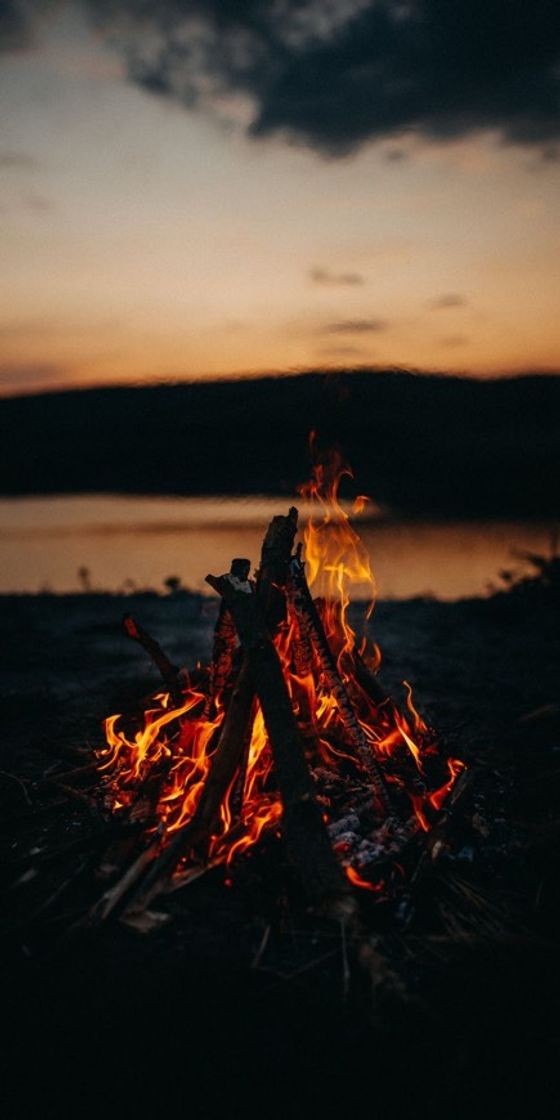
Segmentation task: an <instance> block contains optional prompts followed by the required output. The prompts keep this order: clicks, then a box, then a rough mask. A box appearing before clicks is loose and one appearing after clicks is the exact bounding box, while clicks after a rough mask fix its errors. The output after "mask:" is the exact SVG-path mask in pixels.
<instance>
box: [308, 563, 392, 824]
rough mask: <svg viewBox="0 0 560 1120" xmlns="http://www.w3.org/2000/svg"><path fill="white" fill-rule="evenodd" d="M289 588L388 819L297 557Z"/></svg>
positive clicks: (382, 789)
mask: <svg viewBox="0 0 560 1120" xmlns="http://www.w3.org/2000/svg"><path fill="white" fill-rule="evenodd" d="M289 586H290V590H291V597H292V602H293V607H294V611H295V613H296V617H297V620H298V624H299V626H300V628H301V630H302V631H303V633H304V634H306V635H307V637H308V638H309V640H310V642H311V643H312V645H313V646H314V648H315V653H316V656H317V660H318V662H319V665H320V667H321V671H322V673H323V676H324V680H325V684H326V686H327V688H328V689H329V691H330V692H331V694H332V695H333V696H334V698H335V700H336V702H337V704H338V710H339V712H340V716H341V719H342V722H343V724H344V727H345V730H346V733H347V735H348V738H349V740H350V742H351V744H352V746H353V747H354V748H355V749H356V751H357V752H358V755H359V757H360V761H361V763H362V765H363V767H364V769H365V770H366V772H367V774H368V776H369V779H370V781H371V784H372V787H373V791H374V794H375V797H376V799H377V801H378V803H379V807H380V809H381V810H382V811H383V813H384V814H385V817H389V816H392V814H393V809H392V806H391V801H390V799H389V794H388V793H387V789H386V786H385V781H384V779H383V775H382V774H381V771H380V769H379V766H378V765H377V762H376V760H375V758H374V756H373V752H372V749H371V744H370V743H369V742H368V739H367V737H366V735H365V734H364V732H363V730H362V728H361V726H360V723H359V721H358V719H357V717H356V713H355V712H354V709H353V707H352V704H351V703H350V700H349V697H348V693H347V692H346V689H345V687H344V685H343V683H342V680H341V678H340V674H339V672H338V669H337V666H336V663H335V660H334V657H333V655H332V652H331V649H330V646H329V643H328V641H327V636H326V634H325V631H324V628H323V624H322V622H321V619H320V616H319V612H318V610H317V607H316V606H315V603H314V602H313V599H312V597H311V592H310V590H309V587H308V584H307V580H306V578H305V570H304V567H303V563H302V561H301V559H300V557H299V554H298V555H296V556H294V557H293V559H292V560H291V561H290V571H289Z"/></svg>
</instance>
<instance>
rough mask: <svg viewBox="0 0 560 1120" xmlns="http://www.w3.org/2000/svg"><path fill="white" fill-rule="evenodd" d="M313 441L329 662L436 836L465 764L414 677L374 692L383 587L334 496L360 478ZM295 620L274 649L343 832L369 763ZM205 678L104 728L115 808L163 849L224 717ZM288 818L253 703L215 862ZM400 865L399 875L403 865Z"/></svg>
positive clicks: (393, 784)
mask: <svg viewBox="0 0 560 1120" xmlns="http://www.w3.org/2000/svg"><path fill="white" fill-rule="evenodd" d="M310 445H311V452H312V457H313V470H312V476H311V479H310V481H309V482H308V483H306V484H305V485H304V486H302V487H301V489H300V493H301V494H302V495H303V496H304V497H305V498H307V499H308V500H309V501H310V502H311V503H312V505H313V506H314V508H315V509H316V511H317V512H316V515H314V516H312V517H310V518H309V521H308V523H307V525H306V526H305V530H304V534H303V552H304V558H305V572H306V577H307V581H308V584H309V586H310V588H311V589H312V591H313V592H314V593H315V594H316V595H317V596H318V598H317V599H316V600H315V604H316V607H317V610H318V612H319V616H320V618H321V621H322V624H323V627H324V630H325V634H326V638H327V641H328V645H329V649H330V653H331V654H332V657H333V659H334V663H335V665H336V667H337V671H338V675H339V679H340V681H341V682H342V686H343V688H344V690H345V691H346V693H347V695H348V699H349V702H350V704H351V707H352V710H353V712H354V715H355V719H356V726H357V727H358V728H359V729H360V732H361V733H363V741H364V743H365V745H366V751H367V750H368V749H369V750H370V751H371V753H372V757H373V758H374V759H375V760H376V762H377V764H378V766H379V768H380V769H381V771H382V772H383V775H384V778H385V781H386V783H387V785H388V787H389V788H390V790H391V792H392V793H393V795H394V797H395V798H396V799H397V801H398V804H399V806H400V812H401V815H403V817H405V818H406V817H407V816H408V817H409V818H410V820H412V821H415V822H416V826H415V827H418V828H419V829H421V830H423V831H428V830H429V829H430V828H431V827H432V822H433V820H434V815H435V814H437V813H438V812H439V811H440V810H441V809H442V807H443V806H444V805H445V802H446V800H447V798H448V797H449V794H450V793H451V790H452V789H453V786H454V784H455V781H456V780H457V778H458V776H459V774H460V773H461V771H462V770H463V769H464V764H463V763H462V762H461V761H460V760H457V759H452V758H449V759H445V757H442V754H441V752H440V750H439V749H438V748H437V746H436V744H435V741H434V737H433V733H432V732H431V730H430V729H429V728H428V726H427V724H426V723H425V721H424V720H423V718H422V716H421V715H420V714H419V712H418V710H417V708H416V706H415V704H414V700H413V696H412V688H411V686H410V684H409V683H408V681H404V682H403V683H404V687H405V691H406V696H405V703H404V711H401V710H399V709H398V708H397V707H396V705H395V704H394V703H393V702H392V701H391V700H390V699H389V698H388V697H385V696H384V694H383V692H382V690H381V689H380V687H379V686H378V685H377V683H376V676H375V674H376V673H377V670H378V669H379V666H380V664H381V651H380V649H379V647H378V646H377V645H376V644H375V643H374V641H373V640H372V638H371V636H370V635H369V633H368V628H367V624H368V621H369V620H370V618H371V615H372V612H373V608H374V604H375V599H376V584H375V579H374V576H373V572H372V569H371V563H370V558H369V555H368V553H367V551H366V549H365V547H364V545H363V543H362V541H361V540H360V537H359V536H358V534H357V532H356V530H355V528H354V527H353V525H352V524H351V522H350V518H349V517H348V515H347V514H346V512H345V511H344V509H343V508H342V506H341V503H340V499H339V489H340V484H341V481H342V479H344V478H349V479H351V478H352V471H351V469H350V467H349V466H348V464H347V463H346V462H345V460H344V457H343V456H342V454H341V452H340V451H339V450H338V449H336V448H335V449H329V450H328V451H322V450H321V449H320V448H319V444H318V440H317V438H316V435H315V433H312V435H311V440H310ZM368 500H369V499H367V498H365V497H364V496H363V495H360V496H359V497H358V498H357V499H356V501H355V503H354V512H360V511H361V510H362V509H363V508H364V506H365V504H366V502H367V501H368ZM280 590H282V589H280ZM356 598H361V599H362V600H366V602H367V605H366V607H365V609H364V612H363V619H362V633H361V636H360V638H359V639H358V638H357V636H356V633H355V631H354V629H353V627H352V625H351V624H350V622H349V620H348V607H349V604H350V601H351V599H356ZM300 625H301V623H300V620H299V618H298V614H297V610H296V609H295V607H294V604H293V603H292V602H291V600H290V597H289V596H288V599H287V612H286V620H285V622H284V623H283V624H282V625H281V626H280V627H279V629H278V631H277V633H276V635H275V637H274V644H275V647H276V651H277V653H278V657H279V660H280V664H281V666H282V670H283V675H284V679H285V682H286V685H287V689H288V692H289V696H290V699H291V703H292V707H293V711H294V715H295V717H296V719H297V721H298V724H299V726H300V729H301V732H302V736H303V740H304V743H305V748H306V754H307V759H308V762H309V765H310V767H311V770H312V773H313V775H314V778H315V782H316V785H317V791H318V794H319V799H320V803H321V806H322V808H323V810H324V813H323V815H324V820H325V823H326V825H327V826H329V825H331V824H336V821H337V812H339V811H340V810H339V808H338V806H339V803H340V801H341V797H342V794H343V793H345V791H346V789H347V787H348V784H349V783H350V785H352V787H353V788H355V789H360V790H361V791H362V797H363V796H364V795H368V796H370V795H371V790H370V787H369V784H368V778H367V775H366V774H365V772H364V766H363V759H360V758H359V757H358V756H357V753H356V749H355V745H354V744H352V743H351V742H350V741H349V736H348V728H347V724H345V722H344V718H343V713H342V711H341V706H340V698H339V699H337V698H336V696H335V695H334V693H333V691H332V689H329V687H327V685H326V682H325V677H324V671H323V670H322V668H321V662H320V659H319V657H318V654H317V651H316V650H315V649H314V648H313V644H312V642H310V641H309V637H308V636H306V634H305V633H303V631H302V630H301V631H300ZM131 626H132V627H134V623H133V622H131ZM203 679H204V680H205V681H206V685H205V686H204V687H202V686H199V687H196V688H195V687H192V686H191V685H190V683H189V682H190V678H188V677H186V676H185V678H184V680H183V685H182V689H183V690H182V702H181V703H180V704H177V701H176V698H174V695H171V694H170V693H169V692H158V693H156V694H155V695H154V696H153V697H152V706H150V707H149V708H148V709H147V710H146V711H145V712H144V713H143V715H142V716H141V718H140V720H138V718H137V717H136V718H131V717H127V718H125V717H124V715H122V714H119V715H112V716H110V717H109V718H108V719H107V720H106V723H105V738H106V746H105V747H104V748H103V749H101V750H100V751H99V752H98V757H99V764H100V770H101V772H102V774H103V775H104V789H105V796H106V801H107V804H108V806H109V807H110V808H111V809H112V810H113V811H115V812H117V811H118V812H119V813H120V814H123V813H124V814H126V813H130V814H133V813H134V814H136V818H135V819H137V817H138V814H139V813H144V816H145V822H146V831H147V832H148V833H152V834H153V833H155V832H157V834H158V836H159V837H160V838H161V843H162V844H165V843H166V841H167V839H168V838H169V836H171V835H173V833H175V832H177V830H178V829H181V828H182V827H183V826H184V825H185V824H186V823H187V822H188V821H190V820H191V819H192V817H193V815H194V813H195V812H196V809H197V806H198V804H199V801H200V797H201V794H202V791H203V789H204V785H205V782H206V779H207V777H208V774H209V771H210V768H211V766H212V758H213V755H214V752H215V750H216V747H217V745H218V741H219V736H220V731H221V727H222V724H223V721H224V717H225V713H226V710H227V703H228V697H227V692H226V691H225V689H224V688H218V689H217V691H216V694H215V695H213V696H212V695H211V692H210V691H209V690H210V689H211V683H210V684H209V683H208V682H209V681H210V682H211V680H212V674H211V673H206V675H205V676H203ZM337 783H338V784H337ZM333 789H334V791H335V792H334V793H333ZM337 790H338V792H337ZM368 791H369V792H368ZM346 811H348V806H346ZM281 818H282V805H281V802H280V798H279V795H278V791H277V788H276V783H275V779H274V767H273V757H272V751H271V747H270V743H269V740H268V735H267V731H266V725H265V720H264V716H263V712H262V709H261V706H260V704H259V703H258V702H256V701H255V703H254V705H253V712H252V723H251V728H250V735H249V736H248V741H247V742H246V744H245V747H244V752H243V760H242V762H241V764H240V766H239V767H238V770H237V772H236V773H235V775H234V777H233V779H232V781H231V782H230V786H229V788H228V790H227V793H226V795H225V797H224V799H223V802H222V804H221V806H220V810H219V814H218V817H217V819H216V821H215V823H214V825H213V832H212V834H211V835H210V836H209V837H208V844H207V848H206V858H207V862H208V866H214V865H216V864H222V865H224V866H226V867H228V868H231V867H232V865H233V864H234V863H235V862H236V861H238V860H239V858H240V857H242V856H243V854H244V853H245V854H246V853H248V852H250V850H251V849H252V848H253V847H254V846H255V845H256V844H257V843H258V842H259V840H260V839H261V837H262V836H263V835H264V834H265V833H273V834H274V833H277V832H278V830H279V828H280V827H281ZM348 843H350V841H348ZM348 843H347V842H346V841H344V840H342V841H335V842H334V847H335V850H336V851H337V852H339V854H342V853H343V852H345V851H348ZM189 858H190V857H189V856H188V855H187V856H186V857H185V860H186V862H185V861H184V862H183V866H182V867H181V869H180V871H179V875H183V876H184V875H185V874H188V872H189ZM358 862H359V865H360V872H358V871H357V870H356V868H355V867H353V866H350V865H348V866H346V867H345V873H346V876H347V878H348V880H349V882H350V883H351V884H352V885H353V886H355V887H358V888H360V889H364V890H368V891H372V892H382V891H383V890H384V889H385V888H384V883H383V882H379V881H370V879H369V878H365V877H364V875H367V868H366V867H365V865H364V864H363V862H362V861H361V859H360V860H359V861H358ZM191 866H192V860H191ZM395 866H397V865H395ZM399 869H400V871H402V868H401V867H400V865H399ZM228 882H229V880H228Z"/></svg>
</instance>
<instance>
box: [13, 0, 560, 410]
mask: <svg viewBox="0 0 560 1120" xmlns="http://www.w3.org/2000/svg"><path fill="white" fill-rule="evenodd" d="M0 45H1V49H0V106H1V110H0V179H1V187H0V230H1V233H0V236H1V240H2V246H3V249H2V260H3V268H2V273H1V280H0V392H2V393H4V394H10V395H13V394H17V393H27V392H37V391H42V390H44V389H52V388H73V387H80V386H85V385H96V384H97V385H98V384H117V383H119V384H120V383H132V384H140V383H142V382H144V381H154V380H166V379H182V378H199V377H208V376H223V375H228V376H229V375H232V374H236V375H238V374H256V373H262V372H271V371H275V372H283V371H293V370H304V369H307V368H315V369H317V368H320V369H327V368H331V367H334V368H355V367H360V366H379V367H383V368H386V367H391V366H405V367H408V368H415V369H421V370H437V371H441V372H449V373H471V374H474V375H479V376H487V375H501V374H504V373H512V372H513V373H515V372H525V371H529V372H536V371H549V370H550V371H557V370H558V369H560V315H559V314H558V291H559V284H560V244H559V241H560V238H559V228H560V190H559V188H560V143H559V141H560V97H559V91H560V5H558V4H557V2H556V0H554V2H553V0H527V2H526V3H525V2H522V0H485V2H484V3H483V0H469V4H465V3H464V2H462V3H460V2H459V0H411V2H410V3H404V2H401V0H390V2H389V0H336V2H333V0H235V2H234V0H205V2H202V0H160V2H159V3H157V4H150V3H147V2H144V0H124V2H122V3H115V2H112V0H83V2H78V0H73V2H60V3H57V2H54V0H21V2H19V0H8V2H6V0H0Z"/></svg>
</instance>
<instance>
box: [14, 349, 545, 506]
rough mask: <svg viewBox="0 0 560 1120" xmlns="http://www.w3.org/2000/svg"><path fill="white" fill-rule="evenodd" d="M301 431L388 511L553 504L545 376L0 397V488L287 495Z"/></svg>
mask: <svg viewBox="0 0 560 1120" xmlns="http://www.w3.org/2000/svg"><path fill="white" fill-rule="evenodd" d="M312 428H316V429H318V431H319V433H320V435H321V438H322V439H324V440H325V441H329V442H333V441H337V442H338V443H340V444H341V446H342V448H343V451H344V453H345V454H346V456H347V457H348V459H349V460H350V461H351V463H352V464H353V466H354V470H355V475H356V478H357V480H358V487H359V490H360V491H362V492H366V493H369V494H371V496H372V497H374V498H375V499H376V500H377V501H378V502H380V503H381V504H382V505H386V506H388V507H389V508H390V509H391V510H392V511H394V512H396V513H397V514H402V515H406V516H432V517H448V518H449V517H455V516H457V517H497V516H513V517H541V516H543V517H548V516H556V515H557V514H558V512H559V498H558V486H557V480H558V478H559V477H560V376H551V375H548V376H544V375H543V376H539V375H534V376H524V377H516V378H502V379H499V380H479V379H474V378H458V377H444V376H434V375H423V374H422V375H420V374H414V373H409V372H406V371H386V372H377V371H375V372H373V371H372V372H368V371H360V372H355V373H350V372H348V373H335V374H333V373H321V372H315V373H308V374H305V375H285V376H282V377H263V378H259V379H250V380H249V379H247V380H237V381H207V382H195V383H184V384H169V385H157V386H146V387H133V388H124V387H123V388H102V389H89V390H81V391H78V390H74V391H66V392H57V393H50V394H43V395H40V396H26V397H17V398H11V399H4V400H2V401H0V447H1V451H0V467H1V469H0V492H1V493H3V494H4V495H22V494H50V493H88V492H89V493H92V492H96V493H100V492H101V493H102V492H112V493H114V492H121V493H131V494H132V493H134V494H191V495H193V494H208V493H223V494H235V493H246V494H251V493H253V494H255V493H274V494H286V495H288V494H293V493H294V489H295V487H296V486H297V484H298V483H299V482H301V481H302V480H303V479H305V478H306V477H307V476H308V473H309V455H308V434H309V431H310V430H311V429H312Z"/></svg>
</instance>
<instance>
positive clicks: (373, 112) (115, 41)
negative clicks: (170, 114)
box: [0, 0, 560, 156]
mask: <svg viewBox="0 0 560 1120" xmlns="http://www.w3.org/2000/svg"><path fill="white" fill-rule="evenodd" d="M85 3H86V7H87V9H88V10H89V12H90V15H91V17H92V20H93V22H94V24H95V26H96V29H97V30H98V31H100V32H101V33H102V34H103V35H104V36H105V38H106V40H107V42H108V43H110V45H111V46H112V47H114V48H115V49H117V50H118V51H120V53H121V56H122V57H123V58H124V59H125V62H126V66H127V73H128V77H129V79H130V80H131V81H133V82H135V83H136V84H138V85H139V86H141V87H143V88H144V89H146V90H147V91H149V92H152V93H155V94H157V95H158V96H165V97H172V98H174V99H176V100H178V101H180V102H182V103H183V104H184V105H186V106H188V107H189V108H191V109H194V108H197V107H199V108H204V109H212V108H214V109H215V111H218V110H217V106H218V105H219V107H220V108H219V111H220V113H221V114H222V116H223V114H224V111H225V110H224V107H227V101H228V98H231V101H232V106H233V104H234V103H237V104H239V99H240V98H242V99H245V100H246V101H247V103H248V104H249V105H250V106H251V112H250V115H249V118H248V124H246V125H241V124H240V122H239V121H238V122H237V123H238V125H239V127H246V128H247V129H248V132H249V133H250V135H252V136H253V137H255V138H262V137H267V136H270V135H273V134H280V135H283V136H285V137H287V138H288V139H291V140H293V141H296V142H298V143H302V144H305V145H308V146H309V147H311V148H314V149H316V150H318V151H320V152H322V153H324V154H326V155H330V156H344V155H347V154H348V153H350V152H352V151H355V150H356V149H358V148H359V147H360V146H361V145H363V144H364V143H366V142H368V141H373V140H376V139H380V138H391V139H393V140H396V141H397V143H398V142H399V141H400V140H401V138H402V137H403V136H404V135H406V134H407V133H414V134H416V135H418V136H421V137H424V138H425V139H428V140H434V139H435V140H438V141H442V140H449V139H453V138H457V137H462V136H466V135H469V134H471V133H473V132H477V131H480V130H491V131H492V132H493V133H494V134H497V135H498V136H500V137H501V138H502V139H503V140H506V141H508V142H514V143H518V144H523V145H526V146H528V147H531V146H532V147H533V148H534V149H538V150H541V151H543V152H552V151H555V142H556V141H558V140H559V139H560V113H559V112H558V97H559V92H560V5H559V4H558V3H557V0H509V2H508V0H468V2H467V0H158V3H157V4H152V3H149V2H147V0H142V2H139V0H85ZM48 8H49V4H48V0H26V3H25V4H24V3H23V0H21V2H19V3H18V2H17V0H0V34H1V36H2V39H3V44H2V45H3V49H5V50H6V49H20V48H21V47H23V46H26V45H28V44H29V43H30V42H31V41H32V30H33V28H32V26H31V27H30V24H31V25H32V19H29V18H26V16H28V14H29V12H31V13H33V12H34V13H35V14H37V13H38V14H39V16H41V14H43V15H44V13H45V11H48ZM234 118H235V114H234V113H232V120H233V119H234ZM395 150H398V149H395Z"/></svg>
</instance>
